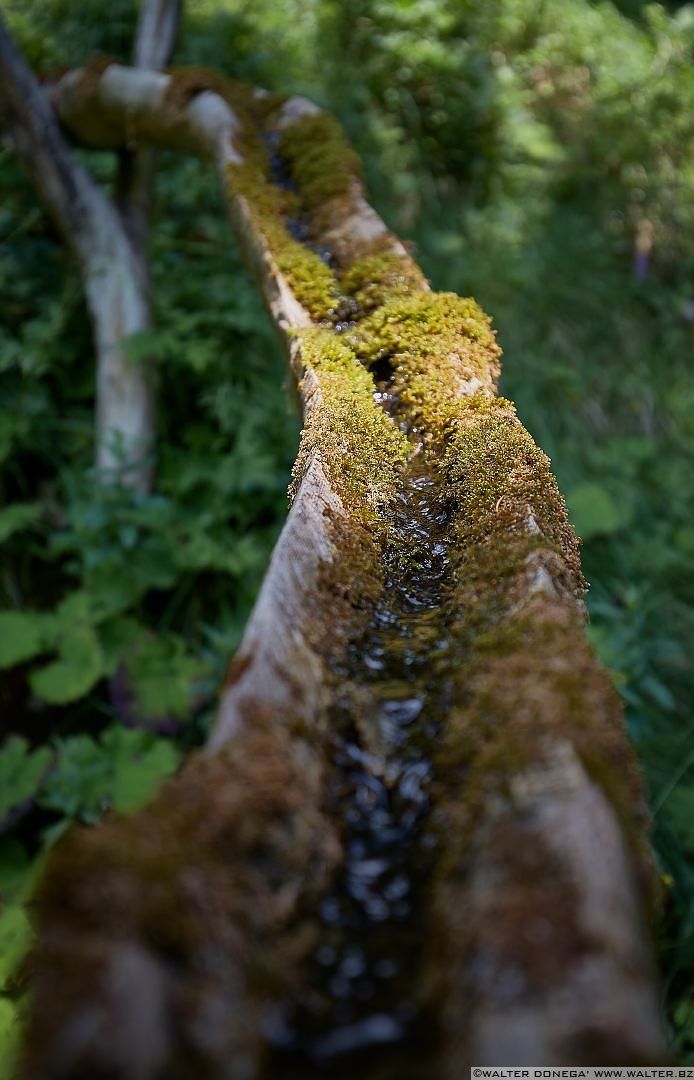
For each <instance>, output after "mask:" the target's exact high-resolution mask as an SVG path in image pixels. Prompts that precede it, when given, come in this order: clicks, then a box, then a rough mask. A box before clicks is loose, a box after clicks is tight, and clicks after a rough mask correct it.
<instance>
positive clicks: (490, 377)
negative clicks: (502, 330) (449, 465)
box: [350, 292, 500, 446]
mask: <svg viewBox="0 0 694 1080" xmlns="http://www.w3.org/2000/svg"><path fill="white" fill-rule="evenodd" d="M350 344H352V346H353V348H354V350H355V352H356V353H357V355H358V356H359V358H360V359H361V360H363V362H364V363H366V364H370V363H374V362H376V361H377V360H383V359H388V360H390V363H391V365H392V367H393V370H394V378H393V390H394V391H395V393H396V394H397V395H398V396H399V401H400V407H401V410H402V415H403V419H405V420H406V421H407V422H408V423H409V425H410V426H411V428H412V429H414V430H416V431H419V432H421V433H422V434H423V436H424V437H425V439H427V440H429V441H433V442H435V443H436V444H437V445H439V446H443V445H444V442H445V437H446V435H447V432H448V426H449V421H450V418H451V415H452V409H453V408H454V406H455V405H456V403H457V402H458V400H459V399H460V397H461V395H463V394H465V393H469V392H470V390H471V389H476V388H480V387H481V388H484V389H486V390H487V391H488V392H489V393H492V392H493V391H494V387H495V384H496V379H497V376H498V372H499V362H498V357H499V353H500V349H499V347H498V346H497V344H496V341H495V335H494V332H493V330H492V329H491V325H490V320H489V318H488V317H487V316H486V315H485V314H484V312H483V311H482V310H481V308H480V307H479V306H478V304H477V303H476V302H475V301H474V300H471V299H463V298H461V297H459V296H456V295H455V294H454V293H428V292H421V293H414V294H413V295H411V296H403V297H397V298H396V299H394V300H389V301H388V302H387V303H385V304H383V305H382V306H381V307H379V308H377V309H376V310H375V311H374V312H372V314H371V315H369V316H367V318H365V319H364V320H363V321H362V322H361V323H360V324H359V326H358V327H357V328H356V329H355V330H354V331H353V333H352V334H351V336H350Z"/></svg>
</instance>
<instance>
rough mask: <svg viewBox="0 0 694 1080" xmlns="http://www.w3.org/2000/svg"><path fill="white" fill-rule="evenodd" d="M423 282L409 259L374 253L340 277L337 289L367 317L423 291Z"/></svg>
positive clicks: (419, 273) (386, 253)
mask: <svg viewBox="0 0 694 1080" xmlns="http://www.w3.org/2000/svg"><path fill="white" fill-rule="evenodd" d="M426 284H427V283H426V278H425V277H424V275H423V274H422V271H421V270H420V269H419V267H418V266H417V264H416V263H415V262H414V261H413V260H412V259H411V258H410V257H409V256H408V255H397V254H395V253H393V252H392V251H386V252H380V253H373V254H369V255H365V256H364V257H362V258H360V259H357V260H356V261H355V262H353V263H352V264H351V266H350V267H349V268H348V269H347V270H346V271H345V272H344V273H343V274H342V276H341V277H340V287H341V288H342V290H343V292H344V293H346V295H347V296H351V297H353V298H354V299H355V300H356V302H357V303H358V305H359V307H360V309H361V311H362V312H363V313H364V314H368V313H369V312H371V311H373V310H374V309H375V308H378V307H381V306H382V305H383V304H385V303H386V302H387V301H390V300H396V299H400V298H404V297H406V296H408V295H409V294H410V293H412V292H418V291H422V290H423V289H425V288H426Z"/></svg>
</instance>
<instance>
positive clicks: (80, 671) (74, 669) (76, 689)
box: [29, 625, 104, 705]
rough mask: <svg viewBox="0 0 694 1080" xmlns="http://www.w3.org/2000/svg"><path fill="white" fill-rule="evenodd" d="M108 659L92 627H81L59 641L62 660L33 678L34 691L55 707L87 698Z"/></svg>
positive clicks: (58, 660)
mask: <svg viewBox="0 0 694 1080" xmlns="http://www.w3.org/2000/svg"><path fill="white" fill-rule="evenodd" d="M103 671H104V659H103V654H102V651H101V646H100V644H99V639H98V638H97V636H96V632H95V630H94V628H93V627H92V626H85V625H82V626H80V625H77V626H75V627H74V629H72V630H68V631H67V632H66V633H65V634H64V636H63V637H62V639H61V640H60V642H59V646H58V658H57V659H56V660H54V661H53V662H52V663H50V664H47V665H46V667H43V668H39V669H38V671H34V672H32V674H31V675H30V677H29V682H30V684H31V689H32V691H33V692H34V693H35V694H36V696H37V697H39V698H41V699H42V700H43V701H47V702H48V703H49V704H51V705H66V704H67V703H68V702H70V701H77V700H78V699H79V698H81V697H83V696H84V695H85V694H86V693H87V692H88V691H89V690H91V688H92V687H93V686H94V684H95V683H96V682H98V680H99V679H100V678H101V676H102V675H103Z"/></svg>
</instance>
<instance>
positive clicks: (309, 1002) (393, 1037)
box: [271, 382, 450, 1078]
mask: <svg viewBox="0 0 694 1080" xmlns="http://www.w3.org/2000/svg"><path fill="white" fill-rule="evenodd" d="M376 400H378V401H379V403H380V404H382V405H383V406H384V407H385V408H386V409H387V411H388V412H389V413H391V415H392V416H393V419H394V422H396V421H397V402H396V401H394V400H393V399H392V397H391V395H390V394H389V391H388V387H387V384H386V383H384V382H382V383H380V384H379V389H378V391H377V394H376ZM448 522H449V512H448V507H447V506H446V501H445V498H444V496H443V494H442V492H441V489H440V487H439V485H438V484H437V482H436V478H435V476H434V475H432V473H431V471H430V468H429V466H428V464H427V462H426V460H425V455H424V452H423V450H422V447H421V445H419V443H418V442H417V440H416V439H414V438H413V439H412V450H411V454H410V460H409V463H408V466H407V470H406V473H405V475H404V476H403V480H402V486H401V489H400V491H399V493H398V496H397V499H396V503H395V508H394V511H393V516H392V521H391V524H390V533H389V540H388V543H387V544H386V546H385V549H384V552H383V556H382V559H383V572H384V591H383V594H382V596H381V598H380V600H379V601H378V602H377V604H376V605H375V607H374V609H373V611H372V613H371V616H370V618H369V622H368V626H367V628H366V630H365V632H364V634H363V636H362V637H361V638H360V639H359V640H357V641H354V642H352V643H351V645H350V646H349V649H348V652H347V656H346V658H345V660H344V662H343V664H341V665H340V666H339V667H337V668H336V669H335V670H334V672H333V674H334V676H335V678H336V684H337V686H338V692H337V695H336V699H335V702H334V705H333V708H332V710H331V715H330V717H329V730H330V733H331V734H330V738H331V741H332V778H331V784H330V795H329V803H330V805H329V811H330V814H331V817H332V819H333V820H334V821H336V822H337V823H338V825H339V828H340V832H341V838H342V843H343V849H344V855H345V858H344V864H343V867H342V870H341V873H340V874H339V876H338V877H337V879H336V880H335V882H334V883H333V886H332V889H331V890H330V892H329V893H328V894H327V895H326V896H324V898H323V900H322V903H321V905H320V910H319V912H318V919H319V927H320V929H319V935H320V936H319V941H318V944H317V946H316V948H315V949H314V951H313V954H312V956H311V959H310V962H309V965H308V968H307V970H306V971H305V983H306V986H307V987H308V988H309V989H308V992H307V994H306V996H305V998H303V999H302V1000H300V1001H296V1002H292V1003H291V1004H288V1005H287V1007H286V1009H285V1010H284V1013H283V1015H282V1016H281V1018H279V1020H278V1021H277V1023H276V1025H275V1030H274V1032H273V1033H272V1038H273V1042H274V1044H275V1047H276V1050H277V1053H276V1057H275V1063H274V1067H273V1068H272V1070H271V1075H272V1076H273V1077H274V1076H281V1077H309V1076H322V1075H328V1074H329V1075H331V1076H339V1077H345V1078H346V1077H353V1076H355V1075H361V1076H364V1075H368V1076H371V1075H374V1076H375V1075H378V1076H393V1077H395V1076H398V1077H405V1076H409V1075H410V1074H411V1075H418V1076H422V1075H425V1070H426V1067H427V1062H430V1061H431V1059H432V1055H433V1045H432V1040H433V1036H434V1032H433V1031H432V1024H431V1021H430V1020H429V1018H428V1017H426V1016H425V1015H423V1012H422V1009H421V1008H420V1001H421V997H422V986H421V979H420V967H421V964H420V960H421V956H420V952H421V947H422V941H423V940H424V939H425V937H426V932H425V919H426V914H425V908H426V902H425V901H426V892H427V885H428V880H429V877H430V872H431V869H432V866H433V862H434V859H435V855H436V846H437V838H436V832H435V829H434V828H433V823H432V821H431V813H430V809H431V808H430V798H429V787H430V783H431V780H432V762H431V757H432V749H433V744H434V741H435V740H436V737H437V735H438V733H439V730H440V724H441V719H442V717H443V716H445V713H446V710H447V707H448V698H449V696H450V688H449V680H447V678H446V668H447V664H448V662H449V652H450V642H449V640H448V638H447V635H446V631H445V619H443V618H442V610H443V608H444V602H445V598H446V591H447V581H448V573H449V552H448V536H447V527H448Z"/></svg>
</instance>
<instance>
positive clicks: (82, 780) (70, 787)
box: [38, 735, 111, 822]
mask: <svg viewBox="0 0 694 1080" xmlns="http://www.w3.org/2000/svg"><path fill="white" fill-rule="evenodd" d="M56 747H57V760H56V767H55V769H54V770H53V771H52V772H51V774H50V775H49V776H48V777H47V779H46V782H45V784H44V785H43V787H42V789H41V792H40V794H39V797H38V802H39V805H40V806H43V807H44V808H45V809H47V810H56V811H58V812H59V813H61V814H65V816H66V817H69V818H78V817H79V818H81V820H83V821H87V822H95V821H98V820H99V818H100V817H101V816H102V814H103V812H104V810H107V809H108V808H109V805H110V799H109V795H110V777H111V764H110V762H109V759H108V756H107V755H105V754H104V752H103V749H102V748H101V747H100V746H99V744H98V743H97V742H96V741H95V740H94V739H93V738H92V737H91V736H90V735H71V736H69V737H68V738H65V739H60V740H57V742H56Z"/></svg>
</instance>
